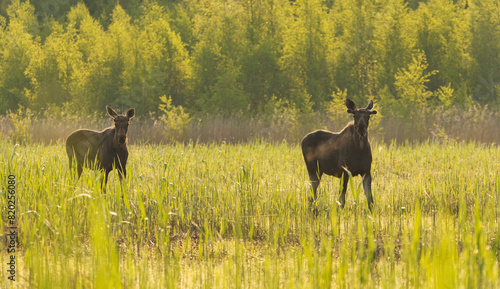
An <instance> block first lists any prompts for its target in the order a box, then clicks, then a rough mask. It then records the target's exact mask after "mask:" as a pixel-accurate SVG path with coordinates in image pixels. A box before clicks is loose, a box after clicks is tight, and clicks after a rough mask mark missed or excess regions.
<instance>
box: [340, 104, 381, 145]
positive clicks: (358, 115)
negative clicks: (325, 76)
mask: <svg viewBox="0 0 500 289" xmlns="http://www.w3.org/2000/svg"><path fill="white" fill-rule="evenodd" d="M345 106H346V107H347V112H348V113H351V114H352V115H353V116H354V128H355V129H356V132H357V133H358V135H360V136H361V137H367V135H368V133H367V130H368V125H369V122H370V115H372V114H376V113H377V111H376V110H372V109H373V100H370V103H368V105H367V106H366V107H365V108H359V109H358V108H357V107H356V104H355V103H354V101H352V100H351V99H349V98H346V100H345Z"/></svg>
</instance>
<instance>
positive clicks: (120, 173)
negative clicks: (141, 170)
mask: <svg viewBox="0 0 500 289" xmlns="http://www.w3.org/2000/svg"><path fill="white" fill-rule="evenodd" d="M118 177H119V178H120V182H121V181H122V180H123V178H124V177H125V178H126V177H127V169H126V168H123V169H122V168H118Z"/></svg>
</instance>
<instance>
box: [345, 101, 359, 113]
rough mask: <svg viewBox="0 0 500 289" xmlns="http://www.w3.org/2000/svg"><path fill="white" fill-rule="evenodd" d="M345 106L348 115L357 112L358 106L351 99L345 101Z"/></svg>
mask: <svg viewBox="0 0 500 289" xmlns="http://www.w3.org/2000/svg"><path fill="white" fill-rule="evenodd" d="M345 106H346V107H347V112H348V113H354V112H355V111H356V109H357V108H356V104H355V103H354V101H352V100H351V99H349V98H346V99H345Z"/></svg>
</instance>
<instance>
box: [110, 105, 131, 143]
mask: <svg viewBox="0 0 500 289" xmlns="http://www.w3.org/2000/svg"><path fill="white" fill-rule="evenodd" d="M106 109H107V110H108V114H109V115H110V116H111V117H112V118H113V120H114V121H115V136H114V140H113V142H114V143H116V144H118V145H124V144H125V142H126V141H127V130H128V122H129V120H130V119H131V118H132V117H134V114H135V110H134V109H133V108H131V109H129V110H128V111H127V114H126V115H118V114H117V113H116V111H114V110H113V109H112V108H111V107H109V106H106Z"/></svg>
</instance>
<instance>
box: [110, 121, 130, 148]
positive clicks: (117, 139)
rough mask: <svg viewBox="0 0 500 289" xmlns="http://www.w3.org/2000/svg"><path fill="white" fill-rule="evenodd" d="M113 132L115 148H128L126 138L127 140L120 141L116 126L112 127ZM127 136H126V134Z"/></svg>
mask: <svg viewBox="0 0 500 289" xmlns="http://www.w3.org/2000/svg"><path fill="white" fill-rule="evenodd" d="M112 132H113V148H114V149H115V150H116V151H122V150H126V149H127V139H126V138H125V142H123V143H120V140H119V137H118V135H117V132H116V127H114V126H113V127H112ZM125 137H126V136H125Z"/></svg>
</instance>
